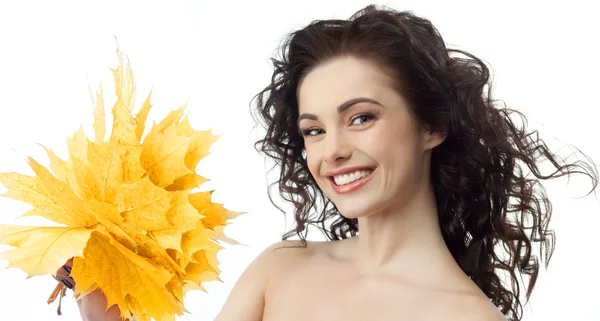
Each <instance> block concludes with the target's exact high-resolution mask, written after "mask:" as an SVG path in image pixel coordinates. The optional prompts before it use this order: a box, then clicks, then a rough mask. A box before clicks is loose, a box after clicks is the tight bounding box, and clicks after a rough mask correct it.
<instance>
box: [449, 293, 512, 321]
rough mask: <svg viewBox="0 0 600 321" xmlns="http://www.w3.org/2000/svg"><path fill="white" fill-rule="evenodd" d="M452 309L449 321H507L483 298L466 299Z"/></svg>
mask: <svg viewBox="0 0 600 321" xmlns="http://www.w3.org/2000/svg"><path fill="white" fill-rule="evenodd" d="M454 307H455V308H454V309H452V310H453V311H452V313H451V314H452V316H451V317H448V316H446V317H444V320H451V321H454V320H455V321H459V320H460V321H507V319H506V317H505V316H504V315H503V314H502V312H501V311H500V310H499V309H498V308H497V307H496V306H495V305H494V304H493V303H492V302H490V300H488V299H487V298H485V297H479V296H477V297H468V298H464V299H461V300H460V302H457V304H456V305H455V306H454Z"/></svg>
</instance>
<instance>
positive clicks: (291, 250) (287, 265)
mask: <svg viewBox="0 0 600 321" xmlns="http://www.w3.org/2000/svg"><path fill="white" fill-rule="evenodd" d="M321 243H323V242H311V241H306V243H303V242H302V241H297V240H287V241H281V242H277V243H274V244H272V245H271V246H269V247H268V248H267V249H266V250H265V251H264V252H263V253H262V254H261V256H263V260H264V261H265V262H266V263H267V262H268V263H267V264H268V265H269V266H270V267H271V268H270V271H269V272H270V275H274V274H277V273H278V272H286V271H288V270H289V269H291V268H293V269H296V268H298V267H299V266H301V265H303V264H304V263H307V262H308V261H309V260H310V259H311V258H313V257H314V256H315V255H317V254H319V253H320V252H322V248H323V245H322V244H321Z"/></svg>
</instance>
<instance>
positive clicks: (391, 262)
mask: <svg viewBox="0 0 600 321" xmlns="http://www.w3.org/2000/svg"><path fill="white" fill-rule="evenodd" d="M423 185H425V186H423V187H422V188H419V189H417V190H416V191H414V194H413V195H411V196H410V197H409V198H410V201H408V202H404V204H395V205H392V206H389V207H387V208H385V209H383V210H382V211H379V212H377V213H373V214H371V215H369V216H366V217H361V218H359V220H358V224H359V231H360V233H359V236H358V237H357V243H356V244H357V245H356V247H355V249H356V251H355V252H354V254H355V255H354V258H355V263H356V266H357V268H358V270H359V272H360V273H361V274H370V273H374V272H377V271H381V270H382V269H388V268H391V269H393V271H395V272H400V273H410V274H415V273H416V274H421V272H425V271H426V270H427V269H434V270H437V269H440V268H444V267H445V268H446V269H447V267H448V266H456V263H455V262H454V259H453V258H452V255H451V254H450V252H449V250H448V248H447V246H446V244H445V242H444V240H443V237H442V234H441V231H440V226H439V223H438V213H437V206H436V202H435V196H434V193H433V190H432V188H431V185H430V184H423ZM431 272H433V271H431ZM427 274H429V275H431V274H430V273H427ZM435 274H439V273H435Z"/></svg>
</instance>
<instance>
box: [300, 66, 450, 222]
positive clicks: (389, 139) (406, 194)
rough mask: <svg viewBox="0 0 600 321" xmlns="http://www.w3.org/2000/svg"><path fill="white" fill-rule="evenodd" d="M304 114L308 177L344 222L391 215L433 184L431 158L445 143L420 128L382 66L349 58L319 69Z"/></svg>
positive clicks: (305, 87) (306, 92)
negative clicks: (430, 170)
mask: <svg viewBox="0 0 600 321" xmlns="http://www.w3.org/2000/svg"><path fill="white" fill-rule="evenodd" d="M298 106H299V107H298V108H299V115H300V116H299V118H298V120H299V121H298V126H299V128H300V131H301V132H302V135H303V136H304V142H305V147H306V157H307V163H308V168H309V171H310V172H311V174H312V175H313V177H314V178H315V180H316V182H317V184H318V185H319V188H321V190H322V191H323V192H324V193H325V195H326V196H327V197H328V198H329V199H330V200H331V201H332V202H333V203H334V204H335V205H336V207H337V208H338V210H339V211H340V213H341V214H342V215H344V216H345V217H349V218H356V217H360V216H367V215H371V214H373V213H376V212H380V211H384V210H388V209H392V210H393V209H394V208H396V207H399V206H402V204H403V203H405V202H406V200H408V199H410V197H411V195H413V193H414V192H415V191H416V190H419V189H420V188H421V187H422V186H423V185H422V184H429V182H428V178H429V176H428V171H429V158H430V153H429V152H428V151H430V150H431V148H433V147H435V146H437V145H438V144H439V143H441V141H442V140H443V139H442V138H441V137H439V136H438V135H432V134H429V133H428V132H427V131H425V130H424V129H423V128H422V127H421V126H420V125H419V124H418V123H417V122H416V121H415V120H414V118H413V117H412V116H411V114H410V112H409V106H408V105H407V102H406V101H405V100H404V99H403V97H402V95H400V94H399V93H398V92H397V90H395V89H394V87H393V83H392V80H391V78H390V77H389V76H388V75H387V74H386V73H384V72H383V71H382V70H381V69H380V68H379V67H378V66H377V65H376V64H374V63H371V62H370V61H368V60H365V59H357V58H354V57H350V56H348V57H339V58H335V59H332V60H330V61H327V62H326V63H323V64H321V65H319V66H317V67H316V68H315V69H314V70H312V71H311V72H309V73H308V74H307V75H306V77H305V78H304V80H303V81H302V83H301V84H300V87H299V88H298Z"/></svg>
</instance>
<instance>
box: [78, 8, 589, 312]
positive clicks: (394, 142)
mask: <svg viewBox="0 0 600 321" xmlns="http://www.w3.org/2000/svg"><path fill="white" fill-rule="evenodd" d="M282 55H283V57H282V58H281V60H274V67H275V71H274V74H273V77H272V81H271V84H270V85H269V86H267V87H266V88H265V89H264V90H263V91H262V92H261V93H260V94H259V95H258V96H257V101H256V105H257V109H258V115H259V118H260V120H261V121H262V122H263V123H264V124H265V126H266V128H267V134H266V137H265V138H264V139H262V140H260V141H259V142H258V143H257V144H258V145H257V146H258V147H259V148H260V150H261V151H262V152H264V153H265V154H266V155H268V156H269V157H270V158H272V159H273V160H275V161H276V162H277V164H278V165H279V166H281V173H280V176H279V177H280V178H279V180H278V182H277V185H278V187H279V192H280V193H281V195H282V197H283V198H284V199H285V200H287V201H289V202H291V203H292V204H293V205H294V206H295V211H294V216H295V222H296V227H295V229H294V230H293V231H291V232H289V233H287V234H286V235H285V236H284V239H286V240H287V239H288V238H290V237H291V236H293V235H297V236H298V237H299V238H300V241H283V242H281V243H278V244H275V245H273V246H271V247H269V248H268V249H267V250H265V251H264V252H263V253H262V254H261V255H259V257H258V258H257V259H256V260H255V261H254V262H253V263H252V264H251V265H250V266H249V267H248V268H247V270H246V271H245V272H244V274H243V275H242V276H241V277H240V279H239V280H238V282H237V284H236V286H235V287H234V289H233V290H232V292H231V295H230V297H229V298H228V300H227V302H226V303H225V305H224V307H223V309H222V311H221V313H220V314H219V316H218V317H217V319H216V320H217V321H239V320H244V321H259V320H264V321H273V320H277V321H296V320H311V321H320V320H346V321H355V320H381V321H385V320H445V321H448V320H461V321H469V320H488V321H493V320H506V319H508V320H511V321H514V320H520V318H521V313H522V311H521V310H522V299H523V298H522V293H521V291H522V286H520V285H519V283H518V282H517V280H518V278H519V277H522V276H524V277H526V279H527V282H526V284H525V285H526V287H525V297H528V296H529V294H530V293H531V290H532V289H533V286H534V285H535V281H536V279H537V273H538V270H539V260H540V259H543V260H545V261H546V263H547V261H548V259H549V258H550V255H551V253H552V250H553V242H554V239H553V234H552V231H550V230H548V228H547V226H548V222H549V220H550V212H551V211H550V207H549V205H550V203H549V201H548V199H547V198H546V196H545V193H544V192H543V189H541V187H540V185H539V181H538V180H539V179H550V178H556V177H561V176H564V175H568V174H570V173H572V172H579V173H583V174H584V175H587V176H589V177H590V178H592V181H593V186H594V188H595V187H596V185H597V173H596V171H595V168H594V167H592V166H589V165H588V164H586V163H574V164H570V163H564V162H562V161H561V160H560V159H558V157H557V156H554V155H553V154H551V153H550V151H549V150H548V148H547V147H546V145H545V144H544V142H543V141H542V140H540V139H539V138H538V137H537V133H536V132H528V131H526V129H524V128H522V127H521V126H519V124H518V123H516V122H515V119H513V118H511V116H515V115H517V116H521V114H519V113H518V112H515V111H511V110H508V109H505V108H502V107H499V106H496V105H495V103H494V101H493V100H492V97H491V94H490V92H489V91H486V90H487V89H486V86H489V73H488V69H487V67H486V66H485V65H484V63H483V62H482V61H481V60H479V59H478V58H476V57H474V56H472V55H470V54H468V53H465V52H462V51H458V50H451V49H447V48H446V46H445V44H444V41H443V39H442V38H441V36H440V35H439V33H438V32H437V30H436V29H435V28H434V27H433V26H432V25H431V23H430V22H429V21H427V20H425V19H422V18H419V17H416V16H414V15H412V14H411V13H407V12H396V11H393V10H387V9H378V8H376V7H374V6H368V7H366V8H365V9H363V10H361V11H359V12H358V13H356V14H355V15H354V16H352V17H351V18H350V19H349V20H326V21H316V22H313V23H311V24H310V25H308V26H307V27H305V28H303V29H301V30H298V31H296V32H294V33H292V34H291V35H290V37H289V39H288V41H287V42H286V43H285V45H284V46H283V50H282ZM487 88H491V87H487ZM542 160H550V162H551V164H552V165H553V166H554V167H555V168H556V171H553V172H552V173H551V174H545V173H542V172H540V170H539V167H538V164H539V162H540V161H542ZM523 165H524V166H526V167H527V169H528V170H529V171H530V172H531V174H532V175H533V176H535V178H530V177H529V176H527V173H525V172H524V167H523ZM309 225H312V226H315V227H317V228H319V229H320V230H321V231H322V232H324V233H325V235H326V236H327V237H328V238H329V239H330V240H331V241H329V242H307V241H306V233H307V227H308V226H309ZM534 246H540V249H541V251H540V255H539V256H536V255H535V254H534V253H533V252H532V249H533V247H534ZM505 276H508V278H509V283H510V286H509V285H507V284H506V282H503V281H502V279H503V278H504V277H505ZM95 299H97V300H98V301H97V302H99V303H98V305H100V306H102V301H101V299H102V297H101V295H100V296H99V297H96V298H95ZM88 303H89V302H88ZM104 304H105V303H104ZM92 305H93V304H92ZM84 306H85V304H84ZM104 306H105V305H104ZM104 320H109V318H108V317H105V318H104ZM111 320H116V319H111Z"/></svg>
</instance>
